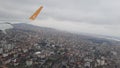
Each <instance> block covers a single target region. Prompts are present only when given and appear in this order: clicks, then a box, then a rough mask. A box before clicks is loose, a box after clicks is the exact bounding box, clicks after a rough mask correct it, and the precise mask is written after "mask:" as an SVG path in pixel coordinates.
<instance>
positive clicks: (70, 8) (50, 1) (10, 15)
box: [0, 0, 120, 37]
mask: <svg viewBox="0 0 120 68" xmlns="http://www.w3.org/2000/svg"><path fill="white" fill-rule="evenodd" d="M40 5H43V6H44V9H43V10H42V12H41V14H40V15H39V16H38V18H37V20H35V21H33V22H28V23H32V24H34V25H39V26H43V27H50V28H56V29H60V30H65V31H70V32H76V33H81V32H83V33H92V34H99V35H107V36H116V37H120V31H119V29H120V19H119V18H120V0H0V20H17V19H19V20H21V21H20V23H23V22H24V21H23V20H24V19H26V20H29V19H28V18H29V16H31V15H32V13H34V11H36V9H38V8H39V6H40ZM25 22H26V21H25Z"/></svg>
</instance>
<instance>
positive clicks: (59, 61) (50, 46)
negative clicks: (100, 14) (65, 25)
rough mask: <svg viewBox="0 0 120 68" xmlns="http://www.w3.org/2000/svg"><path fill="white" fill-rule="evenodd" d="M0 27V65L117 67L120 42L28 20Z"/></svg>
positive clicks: (119, 66) (26, 67)
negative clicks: (31, 22)
mask: <svg viewBox="0 0 120 68" xmlns="http://www.w3.org/2000/svg"><path fill="white" fill-rule="evenodd" d="M12 26H13V27H14V28H12V29H6V32H5V33H4V32H3V31H0V68H120V42H119V41H115V40H108V39H105V38H97V37H93V36H87V35H80V34H73V33H69V32H65V31H59V30H56V29H51V28H44V27H38V26H33V25H30V24H24V23H21V24H12Z"/></svg>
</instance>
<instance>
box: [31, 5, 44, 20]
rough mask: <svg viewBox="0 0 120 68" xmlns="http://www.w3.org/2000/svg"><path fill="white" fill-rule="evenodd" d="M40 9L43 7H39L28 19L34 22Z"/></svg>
mask: <svg viewBox="0 0 120 68" xmlns="http://www.w3.org/2000/svg"><path fill="white" fill-rule="evenodd" d="M42 9H43V6H40V8H39V9H38V10H36V12H35V13H34V14H33V15H32V16H31V17H30V18H29V19H30V20H35V19H36V17H37V16H38V15H39V13H40V12H41V10H42Z"/></svg>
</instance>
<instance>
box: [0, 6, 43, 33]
mask: <svg viewBox="0 0 120 68" xmlns="http://www.w3.org/2000/svg"><path fill="white" fill-rule="evenodd" d="M42 8H43V6H40V8H38V9H37V10H36V12H35V13H34V14H33V15H32V16H31V17H29V19H30V20H35V19H36V18H37V16H38V15H39V13H40V12H41V10H42ZM1 21H2V20H1ZM4 21H5V20H4ZM12 28H14V27H13V26H12V24H10V23H8V22H0V30H2V31H3V33H5V34H6V31H5V30H6V29H12Z"/></svg>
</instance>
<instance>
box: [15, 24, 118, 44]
mask: <svg viewBox="0 0 120 68" xmlns="http://www.w3.org/2000/svg"><path fill="white" fill-rule="evenodd" d="M13 26H14V28H15V29H21V30H26V31H27V30H28V31H35V32H40V31H44V32H45V31H48V33H50V32H52V33H56V32H57V33H58V34H60V33H68V34H72V33H69V32H65V31H60V30H56V29H53V28H45V27H40V26H35V25H31V24H26V23H18V24H13ZM75 35H79V37H80V38H81V39H87V40H91V41H93V42H97V43H102V42H108V43H111V42H113V41H114V42H116V40H112V39H111V38H108V37H106V36H99V35H98V36H97V35H96V36H94V35H89V34H85V35H84V34H75Z"/></svg>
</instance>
